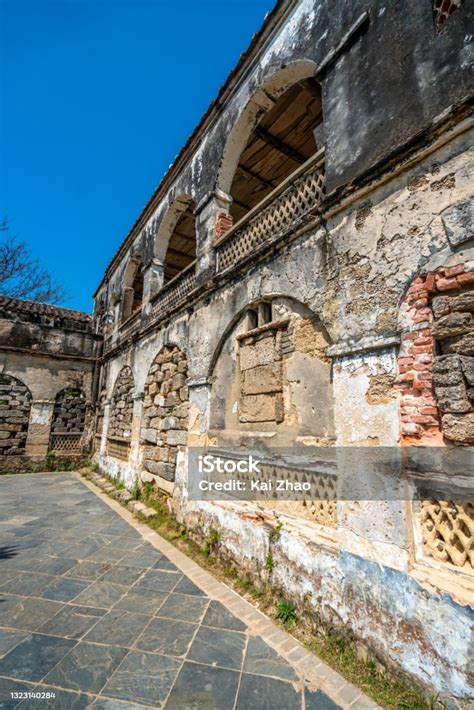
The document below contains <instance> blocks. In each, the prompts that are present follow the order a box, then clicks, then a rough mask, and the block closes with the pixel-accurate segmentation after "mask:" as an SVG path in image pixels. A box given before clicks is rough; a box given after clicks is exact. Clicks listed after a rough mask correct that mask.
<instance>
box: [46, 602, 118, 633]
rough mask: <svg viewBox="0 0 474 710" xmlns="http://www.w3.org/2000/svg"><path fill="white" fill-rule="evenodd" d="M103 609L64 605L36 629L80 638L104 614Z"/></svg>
mask: <svg viewBox="0 0 474 710" xmlns="http://www.w3.org/2000/svg"><path fill="white" fill-rule="evenodd" d="M105 613H106V612H105V610H104V609H91V608H90V607H81V606H69V605H66V606H65V607H64V608H63V609H61V611H60V612H59V613H58V614H56V616H53V618H52V619H50V620H49V621H47V622H46V623H45V624H43V626H41V627H40V628H39V629H38V632H39V633H43V634H50V635H51V636H63V637H64V638H70V639H80V638H82V636H84V634H86V633H87V632H88V631H89V629H91V628H92V627H93V626H94V624H96V623H97V621H98V620H99V619H100V618H101V617H102V616H103V615H104V614H105Z"/></svg>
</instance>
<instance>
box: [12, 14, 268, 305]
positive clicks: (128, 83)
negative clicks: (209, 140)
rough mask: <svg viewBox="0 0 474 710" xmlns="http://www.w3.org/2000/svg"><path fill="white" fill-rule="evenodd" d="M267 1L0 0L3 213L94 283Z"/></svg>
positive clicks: (82, 300) (55, 265) (74, 299)
mask: <svg viewBox="0 0 474 710" xmlns="http://www.w3.org/2000/svg"><path fill="white" fill-rule="evenodd" d="M273 4H274V0H194V1H193V2H191V1H190V0H179V1H178V0H52V1H46V0H31V1H30V0H28V1H25V0H0V9H1V17H0V26H1V36H0V43H1V46H2V49H1V50H0V51H1V62H2V63H1V74H0V81H1V92H2V93H1V99H2V101H1V106H0V110H1V114H2V135H1V142H2V155H1V169H0V178H1V183H0V218H3V216H4V215H6V216H8V218H9V221H10V224H11V226H12V231H13V232H14V233H15V234H17V235H18V236H19V237H20V238H21V239H22V240H24V241H26V242H27V243H28V245H29V246H30V248H31V250H32V252H33V253H34V255H35V256H36V257H39V258H40V259H41V260H42V261H43V262H44V264H45V265H46V266H47V267H48V268H49V269H50V270H51V271H52V273H53V274H54V275H55V276H56V277H57V278H58V279H60V280H61V281H62V282H63V284H64V286H65V288H66V289H67V290H68V292H69V293H70V294H71V297H70V299H69V300H68V302H67V303H65V304H64V305H66V306H68V307H70V308H79V309H82V310H86V311H90V310H91V303H92V302H91V295H92V293H93V291H94V290H95V287H96V286H97V284H98V283H99V281H100V279H101V277H102V274H103V270H104V268H105V266H106V265H107V263H108V262H109V260H110V259H111V258H112V256H113V254H114V251H115V250H116V248H117V247H118V245H119V244H120V242H121V241H122V239H123V238H124V236H125V235H126V233H127V231H128V230H129V228H130V227H131V225H132V224H133V222H134V221H135V219H136V218H137V217H138V215H139V213H140V211H141V209H142V208H143V207H144V205H145V203H146V202H147V200H148V199H149V197H150V195H151V193H152V192H153V190H154V189H155V187H156V186H157V184H158V183H159V182H160V180H161V178H162V176H163V174H164V173H165V172H166V170H167V168H168V166H169V164H170V163H171V162H172V161H173V159H174V157H175V156H176V154H177V153H178V151H179V149H180V148H181V146H182V145H183V143H184V142H185V140H186V138H187V137H188V136H189V134H190V133H191V132H192V130H193V128H194V126H195V124H196V123H197V122H198V121H199V119H200V117H201V116H202V114H203V113H204V111H205V110H206V108H207V106H208V104H209V102H210V101H211V100H212V98H214V96H215V95H216V93H217V90H218V88H219V86H221V84H222V83H223V82H224V80H225V78H226V76H227V74H228V72H229V71H230V70H231V69H232V67H233V66H234V65H235V64H236V62H237V60H238V57H239V55H240V53H241V52H242V51H244V50H245V49H246V48H247V46H248V44H249V42H250V39H251V37H252V34H253V33H254V32H255V31H256V30H257V29H258V28H259V27H260V25H261V23H262V21H263V18H264V15H265V13H266V12H267V11H268V10H270V9H271V8H272V6H273Z"/></svg>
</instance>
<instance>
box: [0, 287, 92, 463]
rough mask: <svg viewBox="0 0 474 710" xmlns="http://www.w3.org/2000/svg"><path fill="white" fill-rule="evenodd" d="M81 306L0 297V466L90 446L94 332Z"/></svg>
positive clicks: (81, 450)
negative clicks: (52, 304) (72, 306)
mask: <svg viewBox="0 0 474 710" xmlns="http://www.w3.org/2000/svg"><path fill="white" fill-rule="evenodd" d="M92 328H93V324H92V319H91V317H90V316H88V315H87V314H85V313H80V312H78V311H71V310H68V309H66V308H58V307H56V306H50V305H45V304H39V303H33V302H31V301H20V300H17V299H13V298H8V297H5V296H1V297H0V358H1V370H0V390H1V395H0V467H1V469H2V470H4V471H12V470H15V469H18V468H25V466H26V467H27V466H28V465H29V464H30V463H31V462H38V463H39V462H41V461H43V460H44V458H45V456H46V455H47V453H48V452H51V453H53V454H55V455H58V456H80V455H81V454H85V453H87V452H88V451H90V448H91V442H90V437H91V418H92V386H93V378H94V372H96V370H97V367H96V363H97V355H98V350H97V348H98V347H100V342H101V337H100V336H99V335H94V333H93V330H92Z"/></svg>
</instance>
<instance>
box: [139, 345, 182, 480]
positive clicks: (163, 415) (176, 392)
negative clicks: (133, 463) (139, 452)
mask: <svg viewBox="0 0 474 710" xmlns="http://www.w3.org/2000/svg"><path fill="white" fill-rule="evenodd" d="M187 374H188V365H187V360H186V356H185V354H184V353H183V352H181V350H180V349H179V348H178V347H177V346H172V345H171V346H166V347H164V348H163V349H162V350H161V351H160V352H159V353H158V355H157V356H156V357H155V359H154V361H153V364H152V366H151V367H150V370H149V372H148V377H147V379H146V382H145V399H144V402H143V404H144V410H143V420H142V429H141V436H140V438H141V441H142V445H144V451H143V453H144V462H143V465H144V467H145V469H146V471H147V472H148V473H151V474H153V475H155V476H160V477H161V478H164V479H166V480H167V481H174V476H175V468H176V458H177V453H178V450H179V447H180V446H185V445H186V442H187V436H188V409H189V404H188V388H187V386H186V380H187Z"/></svg>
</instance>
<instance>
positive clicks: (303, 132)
mask: <svg viewBox="0 0 474 710" xmlns="http://www.w3.org/2000/svg"><path fill="white" fill-rule="evenodd" d="M314 68H315V67H314V65H313V63H312V62H304V61H302V62H298V63H297V64H294V65H290V66H289V67H286V68H285V69H283V70H281V71H280V72H278V73H277V75H275V76H273V77H272V78H271V79H270V80H269V81H268V82H267V83H266V84H264V86H263V87H262V88H261V89H260V90H259V91H257V92H256V94H255V95H254V96H253V97H252V99H251V100H250V101H249V103H248V104H247V107H246V108H245V110H244V112H243V114H242V115H241V116H240V118H239V120H238V121H237V123H236V125H235V126H234V128H233V130H232V131H231V133H230V136H229V139H228V142H227V145H226V148H225V151H224V156H223V160H222V165H221V169H220V173H219V178H218V187H219V188H220V189H221V190H223V191H224V192H225V193H227V194H230V195H231V197H232V199H233V202H232V205H231V208H230V214H231V216H232V219H233V222H234V223H235V222H237V221H238V220H240V219H241V218H242V217H244V216H245V215H246V214H247V212H249V210H251V209H252V208H253V207H255V206H256V205H257V204H258V203H259V202H261V200H263V199H264V198H265V197H266V196H267V195H268V194H269V193H271V192H272V191H273V190H274V189H275V188H276V187H278V185H280V184H281V183H282V182H283V181H284V180H285V179H286V178H287V177H288V176H289V175H291V174H292V173H293V172H294V171H295V170H296V169H297V168H299V167H300V166H301V165H302V164H303V163H305V162H306V161H307V160H308V159H309V158H310V157H311V156H312V155H314V154H315V153H316V152H317V151H318V150H319V149H320V148H322V147H323V134H322V103H321V91H320V87H319V84H318V83H317V82H316V80H315V79H314V78H313V74H314Z"/></svg>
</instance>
